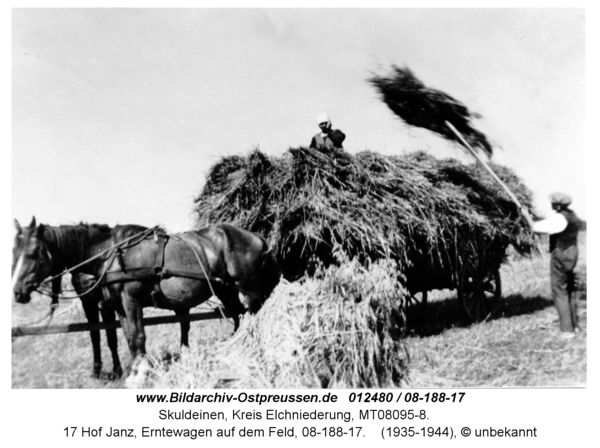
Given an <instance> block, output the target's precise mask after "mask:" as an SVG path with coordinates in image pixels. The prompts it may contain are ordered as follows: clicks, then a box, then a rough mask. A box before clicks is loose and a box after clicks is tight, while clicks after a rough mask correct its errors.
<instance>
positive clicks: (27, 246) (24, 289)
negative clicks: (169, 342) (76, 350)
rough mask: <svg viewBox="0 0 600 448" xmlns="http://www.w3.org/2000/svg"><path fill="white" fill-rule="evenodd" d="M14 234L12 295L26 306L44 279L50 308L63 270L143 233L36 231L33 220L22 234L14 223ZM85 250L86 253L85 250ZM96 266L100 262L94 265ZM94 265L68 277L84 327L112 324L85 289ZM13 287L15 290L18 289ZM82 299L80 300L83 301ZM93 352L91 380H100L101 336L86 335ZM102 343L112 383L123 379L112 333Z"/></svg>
mask: <svg viewBox="0 0 600 448" xmlns="http://www.w3.org/2000/svg"><path fill="white" fill-rule="evenodd" d="M15 227H16V229H17V233H16V236H15V242H14V246H13V266H12V276H13V293H14V296H15V300H16V301H17V302H19V303H27V302H29V300H30V295H31V293H32V292H33V291H35V290H36V289H37V288H38V287H39V286H40V284H41V283H43V282H44V279H46V278H47V277H54V278H53V279H52V281H51V285H52V292H51V297H52V303H53V304H57V303H58V296H59V294H60V293H61V284H62V282H61V280H62V278H61V276H60V275H59V274H60V273H61V272H63V271H64V269H67V268H70V267H72V266H75V265H76V264H78V263H79V262H80V261H83V260H84V259H86V258H89V257H90V256H92V253H93V251H101V250H103V249H105V248H109V247H111V246H112V245H113V244H115V243H118V242H120V241H123V240H125V239H126V238H129V237H131V236H133V235H136V234H139V233H140V232H143V231H145V230H147V228H146V227H143V226H138V225H127V226H116V227H114V228H109V227H108V226H105V225H85V224H81V225H79V226H60V227H52V226H46V225H40V226H39V227H37V226H36V223H35V218H33V219H32V221H31V224H30V225H29V227H26V228H21V226H20V225H19V222H18V221H17V220H15ZM87 246H90V248H91V249H89V250H88V249H86V247H87ZM99 262H100V263H101V260H100V261H99ZM97 270H98V264H89V265H86V266H82V268H81V269H78V270H76V271H74V272H72V276H71V283H72V284H73V288H74V289H75V292H76V293H77V295H78V296H79V297H80V299H81V305H82V308H83V311H84V313H85V316H86V318H87V320H88V322H89V323H91V324H96V323H98V322H99V316H98V312H99V311H100V314H101V315H102V320H103V321H104V322H107V323H112V322H114V321H115V308H114V307H113V306H112V302H110V301H104V297H103V294H102V291H101V290H100V289H99V288H94V289H91V290H90V289H89V288H90V287H91V286H92V284H93V281H92V282H91V283H90V281H89V277H88V278H87V279H86V274H87V275H95V274H96V271H97ZM17 286H18V287H17ZM82 294H83V295H82ZM90 338H91V340H92V351H93V357H94V366H93V375H94V376H95V377H99V376H100V374H101V372H102V354H101V350H100V331H98V330H92V331H90ZM106 340H107V343H108V347H109V349H110V352H111V355H112V360H113V372H112V375H113V376H114V377H120V376H121V375H122V373H123V370H122V367H121V362H120V360H119V354H118V340H117V330H116V329H114V328H108V329H106Z"/></svg>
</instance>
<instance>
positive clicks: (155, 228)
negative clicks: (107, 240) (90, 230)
mask: <svg viewBox="0 0 600 448" xmlns="http://www.w3.org/2000/svg"><path fill="white" fill-rule="evenodd" d="M159 228H160V227H159V226H154V227H152V228H151V229H147V230H144V231H143V232H140V233H136V234H135V235H133V236H130V237H129V238H126V239H124V240H123V241H119V242H118V243H115V244H113V245H112V246H110V247H109V248H107V249H105V250H103V251H102V252H100V253H98V254H96V255H94V256H93V257H91V258H88V259H87V260H85V261H82V262H81V263H79V264H77V265H75V266H73V267H71V268H69V269H65V270H64V271H63V272H61V273H60V274H57V275H55V276H54V277H50V278H47V279H46V280H44V281H43V282H42V283H40V285H43V284H44V283H48V282H51V281H52V280H55V279H57V278H59V277H62V276H63V275H65V274H68V273H70V272H73V271H75V270H76V269H79V268H80V267H82V266H85V265H86V264H88V263H91V262H92V261H94V260H95V259H97V258H100V257H101V256H102V255H104V254H105V253H107V252H110V251H111V250H114V249H118V248H120V247H121V246H123V245H125V243H128V242H129V241H131V240H133V239H135V238H137V237H140V236H141V238H140V241H141V240H143V239H144V238H146V237H147V236H148V235H149V234H150V233H152V232H154V231H156V230H158V229H159ZM112 255H114V253H113V254H111V256H112ZM105 273H106V271H105V272H104V274H105ZM104 274H102V275H104ZM86 293H87V291H86Z"/></svg>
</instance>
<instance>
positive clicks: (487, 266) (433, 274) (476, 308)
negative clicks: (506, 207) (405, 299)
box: [405, 246, 506, 321]
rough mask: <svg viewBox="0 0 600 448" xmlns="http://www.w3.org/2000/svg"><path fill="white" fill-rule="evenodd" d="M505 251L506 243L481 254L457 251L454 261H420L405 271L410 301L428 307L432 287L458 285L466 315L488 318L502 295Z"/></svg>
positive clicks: (453, 286)
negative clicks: (478, 255)
mask: <svg viewBox="0 0 600 448" xmlns="http://www.w3.org/2000/svg"><path fill="white" fill-rule="evenodd" d="M505 253H506V247H505V246H500V247H494V248H492V247H488V248H487V250H486V251H485V253H484V254H481V255H482V256H481V257H473V256H469V255H468V254H465V253H462V254H459V253H457V254H455V255H456V256H455V259H454V260H452V262H450V260H448V262H447V263H440V262H437V263H433V264H432V263H431V261H430V260H427V261H425V260H420V261H417V262H416V263H414V264H413V265H412V266H411V267H409V268H408V269H407V270H406V273H405V275H406V282H405V284H406V287H407V289H408V291H409V294H410V301H411V302H413V303H416V304H418V303H420V305H421V307H422V309H423V311H425V309H426V307H427V296H428V292H429V291H432V290H443V289H451V290H452V289H455V290H456V295H457V300H458V304H459V306H460V307H461V309H462V311H463V313H464V315H465V317H467V318H468V319H469V320H472V321H482V320H484V319H486V318H487V317H489V315H490V314H491V313H492V312H493V311H494V310H495V308H496V307H497V305H498V302H499V299H500V297H501V295H502V282H501V278H500V266H501V264H502V261H503V259H504V257H505ZM471 255H472V254H471ZM418 295H420V297H419V296H418Z"/></svg>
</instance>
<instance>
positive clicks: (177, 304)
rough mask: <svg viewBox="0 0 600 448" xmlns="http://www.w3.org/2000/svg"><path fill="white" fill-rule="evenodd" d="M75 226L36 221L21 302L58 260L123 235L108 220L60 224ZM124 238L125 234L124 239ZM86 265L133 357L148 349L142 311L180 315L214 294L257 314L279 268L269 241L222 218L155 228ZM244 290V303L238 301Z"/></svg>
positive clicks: (71, 259) (80, 257) (232, 307)
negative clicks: (193, 227) (173, 230)
mask: <svg viewBox="0 0 600 448" xmlns="http://www.w3.org/2000/svg"><path fill="white" fill-rule="evenodd" d="M62 227H65V228H67V229H68V231H64V232H62V234H61V235H60V237H58V238H56V237H52V233H53V232H49V231H48V229H52V228H49V227H46V226H43V225H40V226H38V227H37V228H35V223H34V222H33V223H32V226H30V229H29V232H28V234H29V235H28V241H27V242H26V244H24V245H23V249H22V252H21V255H20V256H19V257H18V259H17V262H16V264H17V265H19V266H18V269H17V271H18V272H16V273H15V275H16V276H17V278H15V279H14V286H13V291H14V294H15V298H16V300H17V301H21V302H23V301H26V300H28V296H29V294H31V292H32V291H33V290H35V288H37V287H38V286H39V284H40V283H41V282H42V281H43V279H44V278H46V277H47V276H49V275H52V273H51V270H52V266H53V265H54V264H55V260H56V259H58V260H61V261H63V260H64V263H61V264H62V265H63V266H65V265H66V266H74V265H77V264H79V263H81V262H82V261H84V260H87V259H89V258H90V257H91V256H94V255H96V254H98V253H100V252H102V251H103V250H106V249H107V248H109V247H111V245H113V244H114V242H115V241H116V240H115V238H114V237H113V235H112V232H111V230H110V228H108V227H106V226H85V225H83V226H61V227H59V229H60V228H62ZM121 241H123V238H122V239H121ZM109 253H110V255H107V256H105V257H102V258H100V257H99V258H97V259H96V260H94V261H93V262H90V263H87V264H86V265H84V267H83V268H82V269H85V271H86V273H89V274H91V275H94V277H95V278H97V279H101V281H102V284H103V285H104V288H105V291H106V294H105V296H106V298H107V299H108V300H107V302H109V303H111V304H112V305H114V307H115V309H116V310H117V311H118V312H119V314H120V317H121V324H122V327H123V331H124V333H125V337H126V339H127V342H128V344H129V348H130V350H131V353H132V357H133V358H134V360H135V359H136V358H137V357H138V356H139V355H144V354H145V339H146V337H145V332H144V327H143V321H142V309H143V307H146V306H156V307H159V308H165V309H171V310H174V311H175V312H176V313H177V314H178V315H180V316H186V315H188V314H189V310H190V308H192V307H194V306H196V305H198V304H200V303H202V302H204V301H206V300H207V299H209V298H210V297H211V296H212V295H213V293H214V295H216V296H217V297H218V298H219V299H220V300H221V302H222V303H223V304H224V305H225V307H226V308H227V310H228V311H229V313H230V314H231V315H235V314H237V313H240V312H243V311H250V312H256V311H258V310H259V309H260V307H261V306H262V303H263V302H264V300H266V299H267V298H268V296H269V295H270V294H271V292H272V291H273V289H274V288H275V286H276V285H277V283H278V282H279V277H280V272H279V268H278V266H277V263H276V261H275V258H274V257H273V254H272V253H271V251H270V250H269V248H268V244H267V243H266V241H265V240H264V239H263V238H261V237H259V236H257V235H255V234H253V233H250V232H247V231H245V230H242V229H238V228H236V227H233V226H230V225H226V224H217V225H213V226H210V227H207V228H204V229H201V230H199V231H192V232H185V233H181V234H177V235H170V234H166V233H165V232H163V231H156V232H154V233H152V234H150V235H148V236H147V237H145V238H140V239H137V240H134V241H132V242H128V243H127V245H126V246H123V247H122V248H121V249H120V250H118V251H109ZM238 293H239V294H240V295H241V296H242V298H243V300H242V303H240V301H239V300H238ZM188 329H189V321H188V322H186V321H185V319H184V320H183V321H182V334H181V342H182V344H184V345H187V342H188V341H187V335H188V331H187V330H188Z"/></svg>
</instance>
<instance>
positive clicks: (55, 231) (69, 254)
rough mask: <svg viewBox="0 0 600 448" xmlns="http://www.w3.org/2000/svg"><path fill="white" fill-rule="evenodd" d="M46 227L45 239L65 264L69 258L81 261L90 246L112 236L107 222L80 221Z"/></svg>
mask: <svg viewBox="0 0 600 448" xmlns="http://www.w3.org/2000/svg"><path fill="white" fill-rule="evenodd" d="M44 228H45V230H44V240H45V241H46V243H47V244H48V245H49V246H50V249H54V250H53V252H55V255H58V256H59V257H60V258H61V259H62V260H61V264H65V265H66V261H67V260H71V261H74V260H78V261H81V260H82V258H83V257H84V256H85V254H86V253H87V251H88V249H89V247H90V246H92V245H93V244H96V243H99V242H101V241H104V240H106V239H107V238H110V237H111V228H110V227H109V226H108V225H105V224H86V223H80V224H77V225H61V226H58V227H54V226H44Z"/></svg>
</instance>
